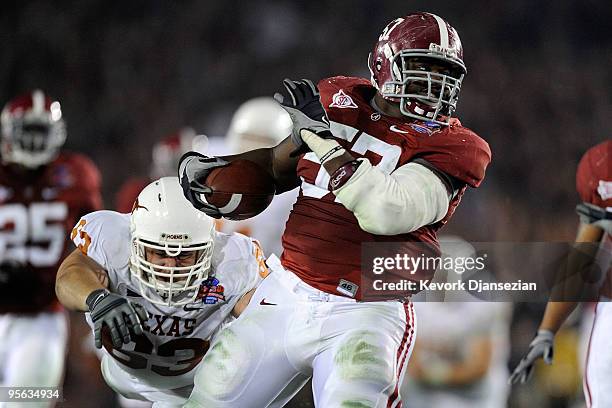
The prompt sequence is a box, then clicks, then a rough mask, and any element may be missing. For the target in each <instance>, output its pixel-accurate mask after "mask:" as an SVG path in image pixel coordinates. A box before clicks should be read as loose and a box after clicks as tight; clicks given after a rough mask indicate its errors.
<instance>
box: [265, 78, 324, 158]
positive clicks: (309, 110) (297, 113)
mask: <svg viewBox="0 0 612 408" xmlns="http://www.w3.org/2000/svg"><path fill="white" fill-rule="evenodd" d="M283 85H284V86H285V89H286V90H287V93H288V94H289V97H290V98H286V97H284V96H283V95H281V94H279V93H277V94H275V95H274V99H276V100H277V101H278V102H279V103H280V104H281V105H282V107H283V108H284V109H285V110H286V111H287V113H289V116H291V120H292V121H293V130H292V131H291V141H292V142H293V144H294V145H295V146H296V149H295V150H294V151H293V152H292V153H291V156H295V155H297V154H300V153H305V152H307V151H309V150H310V149H309V147H308V145H307V144H306V143H305V142H304V140H303V139H302V134H301V131H302V130H304V129H307V130H310V131H311V132H313V133H315V134H317V135H318V136H319V137H322V138H324V139H327V138H332V134H331V132H330V130H329V119H328V118H327V113H325V109H324V108H323V105H321V100H320V99H319V90H318V89H317V87H316V85H315V84H314V83H313V82H312V81H310V80H308V79H302V80H299V81H292V80H291V79H284V80H283Z"/></svg>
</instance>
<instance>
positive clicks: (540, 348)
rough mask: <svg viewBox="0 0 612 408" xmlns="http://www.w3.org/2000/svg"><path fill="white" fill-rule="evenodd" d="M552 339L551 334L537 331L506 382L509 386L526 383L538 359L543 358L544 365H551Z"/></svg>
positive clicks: (552, 335) (546, 331)
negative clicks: (527, 349)
mask: <svg viewBox="0 0 612 408" xmlns="http://www.w3.org/2000/svg"><path fill="white" fill-rule="evenodd" d="M554 339H555V335H554V333H553V332H551V331H549V330H538V333H537V334H536V336H535V338H534V339H533V340H532V341H531V343H530V344H529V351H527V354H526V355H525V356H524V357H523V358H522V359H521V361H520V362H519V364H518V365H517V366H516V368H515V369H514V371H513V372H512V375H511V376H510V379H509V380H508V382H509V383H510V384H516V383H518V382H521V383H525V382H527V381H528V380H529V378H530V377H531V373H532V372H533V366H534V364H535V362H536V361H537V360H538V359H540V358H543V359H544V362H545V363H546V364H552V359H553V351H554V348H553V343H554Z"/></svg>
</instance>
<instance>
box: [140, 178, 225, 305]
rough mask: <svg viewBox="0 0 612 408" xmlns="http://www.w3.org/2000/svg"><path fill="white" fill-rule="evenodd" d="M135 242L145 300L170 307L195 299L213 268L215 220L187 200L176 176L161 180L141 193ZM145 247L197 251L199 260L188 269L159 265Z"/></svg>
mask: <svg viewBox="0 0 612 408" xmlns="http://www.w3.org/2000/svg"><path fill="white" fill-rule="evenodd" d="M131 238H132V250H131V256H130V270H131V273H132V274H133V275H134V276H135V277H136V279H137V280H138V282H139V284H140V292H141V293H140V294H141V295H142V296H143V297H144V298H145V299H147V300H149V301H150V302H152V303H156V304H160V305H166V306H178V305H184V304H187V303H191V302H193V301H195V300H196V298H197V296H198V292H199V290H200V285H201V284H202V282H203V281H204V280H205V279H206V278H207V277H208V273H209V270H210V264H211V259H212V253H213V240H214V220H213V219H212V218H211V217H209V216H207V215H206V214H204V213H203V212H201V211H198V210H196V209H195V208H194V207H193V206H192V205H191V204H190V203H189V202H188V201H187V200H186V199H185V197H183V192H182V190H181V186H180V185H179V181H178V178H177V177H164V178H161V179H159V180H156V181H154V182H152V183H151V184H149V185H148V186H147V187H145V188H144V189H143V190H142V192H141V193H140V194H139V195H138V198H137V199H136V202H135V203H134V207H133V209H132V218H131ZM146 249H150V250H153V251H157V253H162V254H164V255H165V256H167V257H178V256H180V255H181V254H183V255H184V254H185V253H186V252H191V251H196V257H195V259H196V261H195V263H194V264H193V265H188V266H178V265H177V266H160V265H157V264H154V263H152V262H150V261H149V260H148V259H147V253H146V252H147V251H146ZM160 251H161V252H160Z"/></svg>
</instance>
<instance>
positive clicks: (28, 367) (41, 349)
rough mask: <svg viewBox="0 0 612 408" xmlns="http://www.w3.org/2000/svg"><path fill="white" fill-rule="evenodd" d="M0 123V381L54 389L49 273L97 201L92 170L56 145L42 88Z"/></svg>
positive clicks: (62, 320) (60, 125)
mask: <svg viewBox="0 0 612 408" xmlns="http://www.w3.org/2000/svg"><path fill="white" fill-rule="evenodd" d="M0 123H1V125H2V129H1V137H0V155H1V160H2V163H1V164H0V386H13V387H15V386H21V387H34V386H49V387H52V386H53V387H57V386H59V385H61V383H62V381H63V375H64V359H65V352H66V345H67V339H68V316H67V314H66V313H65V311H64V309H63V308H62V307H61V306H60V305H59V303H58V301H57V299H56V298H55V291H54V283H55V273H56V271H57V267H58V266H59V264H60V262H61V261H62V259H63V257H64V256H65V255H66V254H67V252H68V251H67V249H68V245H69V243H68V239H67V235H68V232H69V231H70V230H71V228H72V226H73V225H74V223H75V222H76V220H78V219H79V217H80V216H81V215H83V214H86V213H88V212H91V211H95V210H98V209H100V208H101V207H102V197H101V194H100V174H99V172H98V169H97V168H96V166H95V165H94V164H93V163H92V162H91V160H90V159H89V158H87V157H85V156H84V155H81V154H76V153H69V152H66V151H60V149H61V148H62V146H63V145H64V141H65V140H66V128H65V123H64V119H63V118H62V110H61V107H60V103H59V102H58V101H56V100H54V99H52V98H50V97H49V96H47V95H45V93H44V92H43V91H41V90H35V91H32V92H29V93H27V94H25V95H22V96H19V97H16V98H14V99H13V100H11V101H9V102H8V103H7V104H6V105H5V106H4V109H3V110H2V114H1V117H0ZM49 404H50V403H49V402H32V403H28V404H27V405H28V406H31V407H41V406H48V405H49ZM0 406H4V405H3V403H2V402H0ZM10 406H12V405H10Z"/></svg>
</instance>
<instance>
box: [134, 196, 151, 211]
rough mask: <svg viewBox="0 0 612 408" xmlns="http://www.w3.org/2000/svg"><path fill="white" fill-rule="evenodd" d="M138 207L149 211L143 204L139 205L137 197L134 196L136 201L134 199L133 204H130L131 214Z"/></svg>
mask: <svg viewBox="0 0 612 408" xmlns="http://www.w3.org/2000/svg"><path fill="white" fill-rule="evenodd" d="M139 208H144V209H145V210H147V211H149V209H148V208H147V207H145V206H144V205H140V203H138V198H136V201H134V205H132V214H134V211H136V210H137V209H139Z"/></svg>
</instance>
